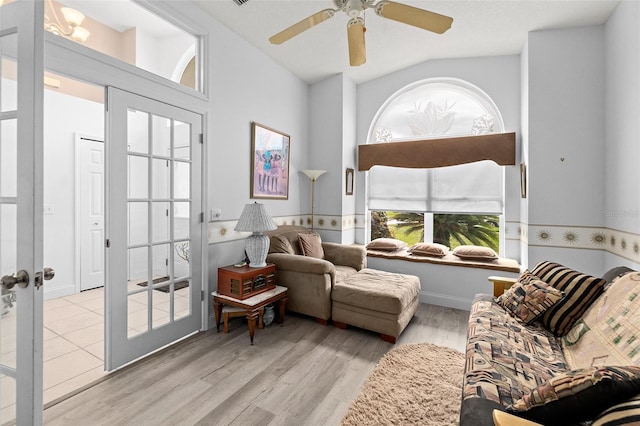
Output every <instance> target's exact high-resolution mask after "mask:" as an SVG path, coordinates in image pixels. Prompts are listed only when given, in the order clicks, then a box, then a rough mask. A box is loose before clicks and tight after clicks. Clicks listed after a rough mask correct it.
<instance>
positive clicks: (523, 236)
mask: <svg viewBox="0 0 640 426" xmlns="http://www.w3.org/2000/svg"><path fill="white" fill-rule="evenodd" d="M520 72H521V77H520V79H521V83H520V93H521V95H520V102H521V104H520V105H521V107H520V108H521V122H520V127H521V128H522V135H521V137H520V140H521V145H520V158H519V161H520V162H521V163H523V164H524V165H525V166H527V165H528V164H529V42H528V41H527V42H526V43H525V45H524V48H523V49H522V53H521V54H520ZM521 173H522V171H521ZM528 174H529V172H528V171H527V172H526V173H525V179H526V181H525V183H524V186H525V191H527V192H528V190H529V176H528ZM521 179H522V177H521ZM521 185H522V183H521ZM518 229H519V230H520V232H519V233H518V234H519V236H518V237H519V238H520V241H519V246H520V247H519V250H520V264H521V265H528V264H529V250H528V247H527V244H528V235H529V196H528V195H526V196H525V198H520V223H519V226H518Z"/></svg>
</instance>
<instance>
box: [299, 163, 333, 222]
mask: <svg viewBox="0 0 640 426" xmlns="http://www.w3.org/2000/svg"><path fill="white" fill-rule="evenodd" d="M302 173H304V174H305V175H307V177H308V178H309V179H310V180H311V230H312V231H313V228H314V225H315V223H316V221H315V217H314V211H313V209H314V204H315V192H316V181H317V180H318V178H319V177H320V176H322V175H323V174H325V173H327V171H326V170H302Z"/></svg>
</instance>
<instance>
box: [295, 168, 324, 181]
mask: <svg viewBox="0 0 640 426" xmlns="http://www.w3.org/2000/svg"><path fill="white" fill-rule="evenodd" d="M301 172H302V173H304V174H305V175H307V177H308V178H309V179H311V181H315V180H316V179H318V178H319V177H320V176H322V175H323V174H325V173H327V171H326V170H301Z"/></svg>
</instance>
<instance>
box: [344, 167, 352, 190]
mask: <svg viewBox="0 0 640 426" xmlns="http://www.w3.org/2000/svg"><path fill="white" fill-rule="evenodd" d="M346 181H347V184H346V185H347V186H346V191H345V194H347V195H353V169H347V173H346Z"/></svg>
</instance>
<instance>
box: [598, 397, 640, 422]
mask: <svg viewBox="0 0 640 426" xmlns="http://www.w3.org/2000/svg"><path fill="white" fill-rule="evenodd" d="M638 424H640V395H636V396H635V397H633V398H631V399H629V400H627V401H624V402H621V403H620V404H616V405H614V406H613V407H610V408H607V409H606V410H604V411H603V412H602V413H600V414H598V417H596V418H595V419H594V420H593V423H591V426H619V425H638Z"/></svg>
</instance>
